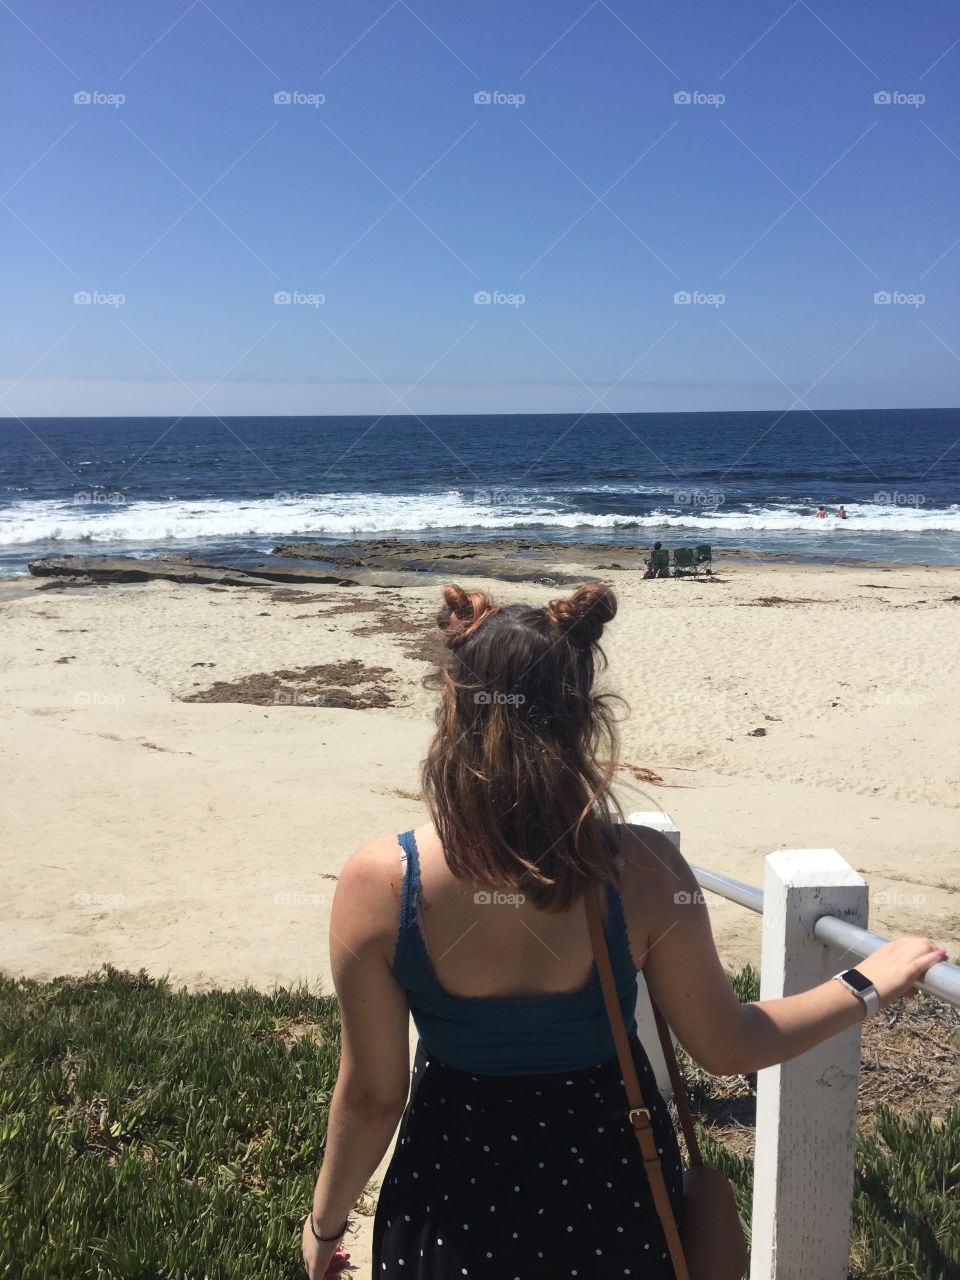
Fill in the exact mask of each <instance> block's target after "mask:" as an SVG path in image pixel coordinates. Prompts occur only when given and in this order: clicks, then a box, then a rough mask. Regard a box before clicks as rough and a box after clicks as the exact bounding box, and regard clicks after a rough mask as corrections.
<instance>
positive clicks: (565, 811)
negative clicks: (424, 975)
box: [423, 583, 622, 911]
mask: <svg viewBox="0 0 960 1280" xmlns="http://www.w3.org/2000/svg"><path fill="white" fill-rule="evenodd" d="M443 600H444V604H443V607H442V608H441V610H440V612H439V614H438V615H437V624H438V625H439V627H440V629H441V631H442V633H443V638H444V641H445V643H446V645H447V646H448V648H449V649H450V650H451V653H450V661H449V663H448V665H447V668H446V669H445V670H442V671H440V672H439V673H437V675H436V676H435V677H434V683H435V685H436V684H437V683H438V684H439V687H440V689H441V693H442V696H441V701H440V706H439V707H438V709H437V716H436V723H437V730H436V734H435V735H434V739H433V742H432V744H431V746H430V751H429V754H428V756H427V758H426V760H425V761H424V764H423V791H424V796H425V798H426V802H427V805H428V808H429V810H430V816H431V818H432V819H433V822H434V825H435V827H436V829H437V833H438V835H439V837H440V841H441V843H442V845H443V850H444V856H445V858H446V861H447V865H448V866H449V868H450V870H451V871H452V872H453V874H454V875H456V876H458V877H460V878H463V879H466V880H471V881H473V882H475V883H477V884H479V885H483V886H485V887H488V888H504V887H509V888H510V889H512V890H517V891H519V892H522V893H523V894H524V895H525V896H526V897H528V898H530V899H531V901H533V902H534V903H535V904H536V905H537V906H539V907H541V908H543V909H545V910H548V911H563V910H565V909H567V908H568V907H570V906H571V905H572V904H573V903H574V902H575V901H576V899H577V898H578V897H579V896H580V894H581V893H582V892H583V890H584V888H585V887H586V885H587V884H588V883H590V882H593V881H598V880H599V881H610V880H613V879H615V875H616V872H615V867H614V863H613V851H614V848H615V834H614V830H613V813H611V812H610V809H609V808H608V797H609V788H610V782H611V778H612V775H613V770H614V767H615V761H616V756H617V746H618V743H617V732H616V721H615V719H614V716H613V714H612V712H611V709H610V705H609V704H610V701H611V698H610V695H604V694H597V693H595V692H594V689H593V684H594V678H595V676H596V674H597V672H598V670H602V669H603V667H604V666H605V665H606V659H605V657H604V654H603V650H602V649H601V648H600V638H601V636H602V635H603V628H604V626H605V625H606V624H607V623H608V622H610V621H611V620H612V619H613V617H614V616H615V614H616V612H617V601H616V597H615V596H614V594H613V592H612V591H611V590H610V588H609V587H606V586H604V585H603V584H602V583H589V584H588V585H586V586H583V587H578V588H577V590H576V591H574V593H573V595H571V596H569V597H567V598H566V599H563V600H551V601H550V603H549V604H548V605H547V606H546V608H534V607H532V606H531V605H526V604H511V605H499V604H496V603H494V601H493V600H491V598H490V597H489V596H488V595H487V594H486V593H485V592H482V591H464V590H462V589H461V588H460V587H458V586H447V587H444V589H443ZM601 758H602V759H603V760H604V761H605V763H604V764H601V763H600V759H601ZM614 813H616V814H618V815H619V816H620V817H622V814H621V813H620V810H619V806H614Z"/></svg>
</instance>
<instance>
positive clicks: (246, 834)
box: [0, 548, 960, 1263]
mask: <svg viewBox="0 0 960 1280" xmlns="http://www.w3.org/2000/svg"><path fill="white" fill-rule="evenodd" d="M562 554H563V556H564V560H563V562H562V564H559V563H558V568H563V569H565V570H566V571H569V572H572V573H573V574H575V575H577V576H579V577H581V578H582V579H587V578H597V577H600V578H603V579H604V580H606V581H609V582H610V583H611V584H612V585H613V586H614V587H615V588H616V590H617V592H618V594H619V597H620V615H619V616H618V618H617V620H616V621H615V623H614V624H613V625H612V626H611V627H610V629H609V631H608V640H607V643H606V648H607V652H608V656H609V659H610V666H609V671H608V673H607V675H606V677H605V682H606V683H607V685H608V686H609V687H611V688H613V689H615V690H617V691H618V692H620V693H621V694H622V695H623V696H624V697H625V698H626V700H627V702H628V703H629V708H630V711H629V718H627V719H626V720H625V722H624V723H623V725H622V738H623V751H622V759H623V761H624V762H625V763H626V764H627V765H630V766H634V767H635V768H636V769H642V770H643V769H645V770H652V771H654V773H655V774H656V775H659V777H660V779H661V780H662V781H661V782H660V783H655V784H651V783H643V784H641V783H639V782H637V781H636V780H635V778H634V776H632V775H631V773H630V771H629V770H628V769H623V770H621V773H620V775H619V776H620V778H621V780H622V781H621V784H620V787H619V797H620V799H621V801H622V803H623V804H624V806H625V808H626V809H627V811H628V812H629V811H630V810H633V809H643V810H647V809H662V810H664V811H666V812H667V813H668V814H669V815H670V816H671V817H672V818H673V819H674V820H675V821H676V822H677V824H678V825H679V827H680V829H681V832H682V842H683V849H684V852H685V854H686V856H687V857H688V858H689V860H690V861H692V862H694V863H697V864H699V865H701V866H705V867H708V868H710V869H712V870H716V871H720V872H723V873H726V874H728V875H731V876H734V877H735V878H737V879H740V880H744V881H747V882H748V883H752V884H757V885H759V884H762V881H763V860H764V856H765V855H766V854H768V853H770V852H771V851H773V850H775V849H780V848H824V847H830V848H835V849H837V850H838V851H839V852H840V853H841V854H842V855H843V857H844V858H846V859H847V860H848V861H849V862H850V863H851V864H852V865H853V866H854V867H855V868H856V869H857V870H858V871H859V872H860V873H861V874H862V875H863V876H864V877H865V878H866V879H867V880H868V881H869V883H870V886H871V896H872V901H871V920H870V924H871V928H873V929H875V930H876V931H877V932H879V933H882V934H887V935H896V934H900V933H905V932H922V933H926V934H928V935H929V936H931V937H933V938H935V939H936V940H937V942H938V943H939V944H942V945H945V946H947V947H949V949H950V951H951V955H952V956H954V955H955V954H956V952H957V951H958V949H960V886H958V865H960V859H958V852H957V848H958V821H957V818H958V813H957V809H958V805H960V792H958V788H957V759H958V746H960V649H958V644H957V639H956V637H957V629H958V623H960V570H958V569H952V568H932V567H931V568H925V567H900V566H867V567H863V566H851V565H845V566H841V565H819V566H818V565H790V564H784V563H776V562H767V561H761V560H753V559H752V558H750V557H739V558H734V557H730V558H729V560H727V561H726V562H725V561H724V560H723V559H722V558H721V559H720V561H719V562H718V564H717V569H718V573H717V575H716V580H715V581H712V582H710V581H705V580H700V581H672V580H671V581H643V580H642V579H641V578H640V575H639V574H638V573H637V572H635V571H620V570H616V569H607V568H604V569H598V568H597V567H596V566H597V563H598V561H597V557H596V556H595V555H592V554H591V553H590V552H589V551H583V552H581V553H577V552H576V551H573V550H571V549H570V548H567V549H565V550H564V551H563V553H562ZM456 572H457V573H461V572H462V571H461V570H457V571H456ZM459 580H460V581H462V582H463V583H464V584H469V585H474V584H479V585H481V586H484V587H486V588H488V589H490V590H491V591H493V592H494V593H495V594H497V595H498V596H499V598H501V599H502V600H504V601H511V600H528V601H530V602H532V603H543V602H545V601H546V600H548V599H550V598H551V597H552V596H554V595H556V594H558V589H557V588H551V587H547V586H541V585H538V584H533V583H525V582H497V581H494V580H491V579H483V578H467V577H465V576H461V577H460V579H459ZM411 581H412V585H406V586H403V587H396V588H393V587H390V588H380V589H377V588H374V587H371V586H363V587H335V586H316V587H307V588H302V587H299V586H298V587H296V588H295V589H285V588H262V589H260V588H251V587H226V588H222V587H213V588H211V587H207V586H185V585H179V584H176V583H170V582H162V581H160V582H150V583H146V584H134V585H122V586H120V585H113V586H108V587H90V588H71V589H62V590H57V589H54V590H49V589H42V586H41V583H40V582H39V581H37V580H33V579H18V580H8V581H7V582H5V583H3V584H0V769H2V777H3V778H4V783H5V785H4V787H3V795H2V800H0V831H2V837H3V838H2V844H0V894H2V897H3V901H4V903H5V912H4V928H3V930H2V932H0V970H3V971H5V972H7V973H10V974H15V975H20V974H23V975H29V976H33V977H39V978H48V977H51V976H53V975H56V974H62V973H83V972H84V971H86V970H87V969H89V968H91V967H95V966H98V965H100V964H102V963H103V962H107V961H109V962H110V963H112V964H114V965H117V966H119V967H122V968H126V969H133V970H136V969H139V968H141V967H144V968H146V969H147V970H148V971H149V972H151V973H152V974H168V975H169V976H170V977H171V978H172V979H173V980H174V981H175V982H177V983H186V984H188V985H190V986H192V987H194V988H198V989H204V988H209V987H213V986H235V985H238V984H241V983H243V982H250V983H253V984H255V985H257V986H259V987H266V986H270V985H272V984H274V983H293V982H297V981H301V980H305V981H308V982H310V983H312V984H314V985H318V986H319V987H321V988H322V989H325V990H330V983H329V967H328V958H327V922H328V916H329V908H330V901H331V898H332V894H333V889H334V887H335V882H336V876H337V872H338V870H339V869H340V867H341V866H342V865H343V863H344V861H345V860H346V858H347V857H348V856H349V855H350V853H351V852H352V850H353V849H355V848H356V847H357V845H358V844H360V843H362V842H364V841H365V840H367V839H369V838H370V837H372V836H374V835H377V834H380V833H383V832H396V831H400V830H403V829H405V828H407V827H410V826H413V825H415V824H417V823H419V822H422V821H423V817H424V811H423V808H422V805H421V802H420V800H419V796H418V791H419V782H418V766H419V761H420V760H421V758H422V756H423V753H424V750H425V748H426V745H427V742H428V741H429V737H430V734H431V731H432V710H433V704H434V695H433V694H432V693H431V692H429V691H428V690H427V689H424V688H423V687H422V686H421V683H420V681H421V679H422V677H423V675H424V674H425V673H426V672H427V671H428V670H429V669H430V664H429V663H428V661H426V657H427V655H429V653H430V652H431V651H432V649H433V645H434V641H433V639H432V638H431V637H432V633H431V623H432V618H433V616H434V614H435V612H436V608H437V605H438V601H439V590H438V581H439V580H437V579H434V578H432V577H430V578H427V579H425V578H424V576H423V575H420V576H419V577H417V578H416V579H411ZM563 590H564V592H565V591H566V590H567V588H564V589H563ZM278 672H279V673H282V674H280V675H275V674H273V673H278ZM253 676H256V677H258V678H257V679H251V677H253ZM238 682H240V683H239V686H238ZM238 693H239V695H241V696H243V697H245V698H248V699H250V701H247V702H236V701H229V700H228V701H223V700H221V699H223V698H228V699H229V698H231V697H234V696H237V695H238ZM192 697H193V698H196V697H199V698H200V699H201V700H199V701H185V700H184V699H188V698H192ZM204 699H210V700H204ZM708 901H709V905H710V909H711V916H712V919H713V922H714V930H715V934H716V937H717V942H718V947H719V949H720V952H721V955H722V957H723V960H724V962H725V963H726V964H728V965H730V966H733V965H736V964H738V963H741V962H744V961H747V960H750V961H753V962H755V963H756V962H757V960H758V957H759V918H758V917H756V916H754V915H751V914H750V913H748V912H746V911H744V910H742V909H740V908H738V907H736V906H733V905H732V904H729V903H726V902H723V901H720V900H719V899H716V898H713V897H709V898H708ZM368 1250H369V1222H367V1223H366V1225H365V1227H364V1230H363V1232H362V1233H361V1238H360V1240H359V1246H358V1248H357V1249H356V1251H355V1256H356V1257H357V1258H358V1259H359V1260H360V1261H361V1262H362V1263H363V1262H365V1259H366V1257H367V1256H368Z"/></svg>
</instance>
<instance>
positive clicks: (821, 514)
mask: <svg viewBox="0 0 960 1280" xmlns="http://www.w3.org/2000/svg"><path fill="white" fill-rule="evenodd" d="M826 518H827V508H826V507H825V506H824V505H823V503H822V502H821V504H820V506H819V507H817V519H818V520H826Z"/></svg>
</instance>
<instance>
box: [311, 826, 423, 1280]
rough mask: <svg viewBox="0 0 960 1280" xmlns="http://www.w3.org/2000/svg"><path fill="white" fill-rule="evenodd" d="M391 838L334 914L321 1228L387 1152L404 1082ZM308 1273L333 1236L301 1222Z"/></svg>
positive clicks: (346, 872) (352, 869) (318, 1206)
mask: <svg viewBox="0 0 960 1280" xmlns="http://www.w3.org/2000/svg"><path fill="white" fill-rule="evenodd" d="M399 861H400V860H399V853H398V851H397V843H396V840H395V839H394V838H393V837H383V838H382V839H379V840H374V841H371V843H370V844H367V845H364V846H363V848H361V849H358V850H357V852H356V853H355V854H354V855H353V857H352V858H351V859H350V860H349V861H348V862H347V864H346V866H345V867H344V869H343V871H342V872H341V875H340V880H339V883H338V885H337V891H336V894H335V895H334V900H333V909H332V911H331V914H330V960H331V968H332V971H333V982H334V987H335V988H336V992H337V997H338V999H339V1001H340V1019H341V1054H340V1072H339V1075H338V1076H337V1084H336V1088H335V1089H334V1091H333V1098H332V1100H331V1103H330V1114H329V1118H328V1122H327V1138H326V1144H325V1148H324V1157H323V1164H322V1166H321V1168H320V1176H319V1177H318V1178H317V1185H316V1188H315V1190H314V1193H313V1225H314V1226H315V1228H316V1231H317V1233H318V1234H319V1235H324V1236H329V1235H333V1234H334V1232H336V1231H338V1230H339V1229H340V1226H341V1225H342V1223H343V1220H344V1219H345V1218H346V1217H347V1215H348V1214H349V1212H350V1210H351V1209H352V1208H353V1206H354V1204H355V1203H356V1201H357V1199H358V1198H359V1196H360V1195H361V1193H362V1191H363V1189H364V1187H365V1186H366V1185H367V1183H368V1182H369V1180H370V1178H371V1177H372V1176H373V1173H374V1171H375V1170H376V1168H377V1166H378V1165H379V1163H380V1161H381V1160H382V1159H383V1156H384V1153H385V1152H386V1150H387V1147H388V1146H389V1145H390V1139H391V1138H392V1137H393V1134H394V1131H395V1130H396V1127H397V1124H398V1123H399V1121H400V1117H401V1115H402V1114H403V1109H404V1106H405V1105H406V1100H407V1094H408V1092H409V1088H410V1048H409V1039H408V1036H409V1007H408V1005H407V999H406V995H405V993H404V991H403V988H402V987H401V986H400V985H399V984H398V982H397V981H396V979H395V978H394V976H393V973H392V970H391V967H390V965H391V958H392V953H393V946H394V941H395V937H396V929H397V907H396V900H395V898H394V897H393V895H392V894H391V892H390V882H391V874H390V873H391V872H392V871H393V870H394V866H396V868H397V869H399ZM303 1244H304V1261H305V1263H306V1266H307V1271H308V1274H309V1276H310V1280H319V1277H321V1276H323V1275H324V1273H325V1271H326V1268H327V1264H328V1262H329V1261H330V1258H331V1257H332V1256H333V1254H334V1252H335V1250H336V1242H333V1243H330V1244H319V1243H318V1242H316V1241H315V1240H314V1237H313V1232H312V1231H311V1230H310V1222H309V1220H308V1221H306V1222H305V1223H304V1232H303Z"/></svg>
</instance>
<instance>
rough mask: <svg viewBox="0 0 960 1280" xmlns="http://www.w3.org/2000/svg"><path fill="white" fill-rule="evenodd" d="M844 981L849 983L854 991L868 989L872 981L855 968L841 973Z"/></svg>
mask: <svg viewBox="0 0 960 1280" xmlns="http://www.w3.org/2000/svg"><path fill="white" fill-rule="evenodd" d="M842 976H843V980H844V982H847V983H849V984H850V986H851V987H853V989H854V991H869V990H870V988H871V987H872V986H873V983H872V982H871V981H870V979H869V978H865V977H864V976H863V974H862V973H860V971H859V970H857V969H848V970H847V971H846V973H844V974H843V975H842Z"/></svg>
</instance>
